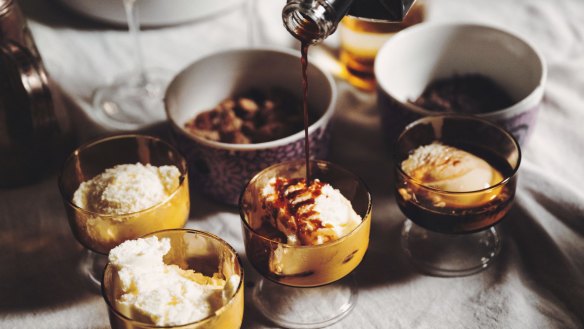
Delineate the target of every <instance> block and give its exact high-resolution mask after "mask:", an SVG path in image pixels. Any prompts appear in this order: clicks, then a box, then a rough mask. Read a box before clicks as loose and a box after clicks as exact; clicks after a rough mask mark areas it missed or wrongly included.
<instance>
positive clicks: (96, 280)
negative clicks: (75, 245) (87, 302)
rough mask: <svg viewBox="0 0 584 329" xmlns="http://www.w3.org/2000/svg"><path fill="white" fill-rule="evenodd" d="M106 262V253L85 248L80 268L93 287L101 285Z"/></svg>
mask: <svg viewBox="0 0 584 329" xmlns="http://www.w3.org/2000/svg"><path fill="white" fill-rule="evenodd" d="M106 264H107V256H106V255H102V254H98V253H96V252H93V251H91V250H89V249H85V250H84V255H83V256H82V258H81V261H80V263H79V270H80V271H81V274H82V275H83V276H84V277H85V278H87V281H88V282H89V284H90V285H91V286H92V287H95V288H97V289H99V288H100V287H101V279H102V277H103V270H104V268H105V265H106Z"/></svg>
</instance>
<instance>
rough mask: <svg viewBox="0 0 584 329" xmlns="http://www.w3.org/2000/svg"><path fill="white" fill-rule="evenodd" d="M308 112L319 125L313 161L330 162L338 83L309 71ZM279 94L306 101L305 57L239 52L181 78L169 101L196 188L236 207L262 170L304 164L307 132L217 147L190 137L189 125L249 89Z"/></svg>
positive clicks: (313, 129) (201, 63)
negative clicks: (297, 162) (295, 162)
mask: <svg viewBox="0 0 584 329" xmlns="http://www.w3.org/2000/svg"><path fill="white" fill-rule="evenodd" d="M307 74H308V80H309V93H308V106H309V109H310V110H311V111H314V113H313V114H314V116H315V117H317V118H318V119H317V120H316V121H315V122H314V123H313V124H312V125H310V127H309V129H308V133H309V139H310V147H311V148H310V151H311V156H312V158H316V159H323V158H326V156H327V154H328V149H329V141H330V131H329V128H328V127H329V121H330V118H331V116H332V115H333V111H334V108H335V103H336V98H337V91H336V86H335V83H334V80H333V79H332V77H331V76H330V75H329V74H328V73H326V72H324V71H322V70H321V69H319V68H318V67H317V66H315V65H313V64H309V67H308V71H307ZM271 88H279V89H283V90H286V91H288V92H290V93H291V94H292V95H294V96H296V97H298V99H302V77H301V65H300V51H294V50H291V49H290V50H287V49H275V48H262V49H235V50H228V51H224V52H220V53H216V54H212V55H210V56H207V57H204V58H202V59H200V60H198V61H196V62H195V63H193V64H192V65H190V66H189V67H187V68H186V69H184V70H183V71H182V72H181V73H179V74H178V76H176V77H175V78H174V80H173V81H172V82H171V83H170V85H169V87H168V89H167V91H166V96H165V108H166V114H167V116H168V119H169V121H170V122H171V125H172V127H173V131H174V132H175V134H174V135H175V137H176V142H177V145H178V147H179V149H180V150H181V151H182V152H183V154H184V155H185V157H186V159H187V162H188V163H189V169H190V174H191V175H192V182H193V187H194V188H195V189H199V190H201V191H202V192H203V193H205V194H207V195H209V196H211V197H212V198H214V199H216V200H218V201H221V202H224V203H228V204H232V205H236V204H237V203H238V201H239V196H240V194H241V192H242V191H243V188H244V187H245V184H247V182H248V181H249V180H250V179H251V178H252V177H253V176H254V175H255V174H256V173H258V172H259V171H261V170H262V169H264V168H266V167H268V166H270V165H273V164H276V163H279V162H284V161H292V160H299V159H303V158H304V132H303V131H299V132H297V133H295V134H293V135H290V136H288V137H285V138H281V139H278V140H274V141H270V142H265V143H258V144H228V143H220V142H214V141H210V140H207V139H203V138H201V137H198V136H194V135H193V134H191V133H189V132H188V131H187V130H186V129H185V128H184V124H185V123H186V122H187V121H189V120H191V119H192V118H193V117H195V116H196V115H197V114H198V113H200V112H203V111H207V110H210V109H212V108H214V107H215V106H216V105H217V104H219V103H220V102H221V101H223V100H224V99H226V98H229V97H232V96H234V95H237V94H241V93H242V92H245V91H248V90H249V89H259V90H269V89H271Z"/></svg>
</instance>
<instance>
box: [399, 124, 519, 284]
mask: <svg viewBox="0 0 584 329" xmlns="http://www.w3.org/2000/svg"><path fill="white" fill-rule="evenodd" d="M433 142H440V143H442V144H444V145H448V146H453V147H456V148H458V149H461V150H464V151H467V152H469V153H471V154H473V155H475V156H477V157H479V158H481V159H483V160H485V161H486V162H487V163H488V164H489V165H490V166H491V167H493V168H495V169H496V170H497V171H499V173H500V174H501V176H502V180H501V181H500V182H498V183H496V184H494V185H492V186H489V187H486V188H483V189H481V190H476V191H448V190H443V189H437V188H435V187H432V186H429V185H428V184H425V183H424V182H421V181H418V180H416V179H414V178H413V177H410V176H409V175H408V174H407V173H406V172H404V171H403V170H402V168H401V163H402V162H403V161H404V160H405V159H407V158H408V157H409V155H410V154H411V153H412V152H413V151H414V150H415V149H416V148H418V147H420V146H423V145H428V144H431V143H433ZM395 156H396V158H395V163H396V169H395V170H396V180H395V190H396V193H395V195H396V199H397V204H398V206H399V208H400V210H401V211H402V212H403V213H404V214H405V215H406V217H407V219H406V221H405V223H404V227H403V230H402V246H403V248H404V251H405V252H406V255H408V256H409V258H410V260H411V261H412V263H413V264H414V265H415V266H416V267H417V268H418V269H419V270H420V271H422V272H424V273H427V274H430V275H436V276H445V277H450V276H463V275H469V274H473V273H476V272H478V271H481V270H483V269H485V268H487V267H488V266H489V265H490V264H491V263H492V261H493V260H494V259H495V258H496V256H497V255H498V253H499V251H500V248H501V237H500V235H499V234H498V232H497V229H496V226H495V225H496V224H497V223H499V221H501V220H502V219H503V218H504V217H505V215H506V214H507V212H508V211H509V209H510V208H511V206H512V204H513V200H514V197H515V190H516V186H517V177H518V176H517V171H518V169H519V164H520V162H521V150H520V147H519V144H518V143H517V141H516V140H515V138H513V136H512V135H511V134H510V133H508V132H507V131H505V130H504V129H502V128H500V127H499V126H497V125H495V124H493V123H490V122H488V121H486V120H483V119H479V118H474V117H470V116H460V115H437V116H431V117H426V118H423V119H419V120H417V121H414V122H413V123H411V124H410V125H408V126H407V127H406V129H405V130H404V132H402V134H401V135H400V137H399V139H398V141H397V144H396V154H395Z"/></svg>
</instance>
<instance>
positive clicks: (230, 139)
mask: <svg viewBox="0 0 584 329" xmlns="http://www.w3.org/2000/svg"><path fill="white" fill-rule="evenodd" d="M185 128H186V129H187V130H188V131H189V132H191V133H192V134H194V135H197V136H199V137H202V138H205V139H208V140H212V141H216V142H223V143H232V144H251V143H262V142H268V141H272V140H276V139H280V138H284V137H286V136H289V135H292V134H294V133H296V132H299V131H301V130H302V128H303V117H302V104H301V103H300V100H299V99H298V98H296V97H295V96H294V95H292V94H290V93H289V92H287V91H285V90H282V89H273V90H270V91H269V92H261V91H259V90H255V89H254V90H250V91H248V92H247V93H244V94H242V95H240V96H237V97H234V98H229V99H226V100H224V101H222V102H221V103H219V104H218V105H217V106H216V107H215V108H214V109H212V110H209V111H205V112H202V113H199V114H198V115H197V116H196V117H195V118H193V119H191V120H189V121H188V122H187V123H185Z"/></svg>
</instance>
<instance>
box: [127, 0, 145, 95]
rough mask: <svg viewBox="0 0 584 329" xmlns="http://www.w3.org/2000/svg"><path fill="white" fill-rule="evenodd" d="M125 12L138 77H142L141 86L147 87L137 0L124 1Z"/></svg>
mask: <svg viewBox="0 0 584 329" xmlns="http://www.w3.org/2000/svg"><path fill="white" fill-rule="evenodd" d="M123 1H124V10H125V11H126V19H127V20H128V29H129V30H130V37H131V38H132V41H133V42H134V56H135V57H136V65H137V68H136V69H137V71H138V75H139V77H140V80H139V81H140V84H143V85H146V83H147V78H146V70H145V68H144V55H143V54H142V45H141V43H140V20H139V18H138V11H137V10H136V0H123Z"/></svg>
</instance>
